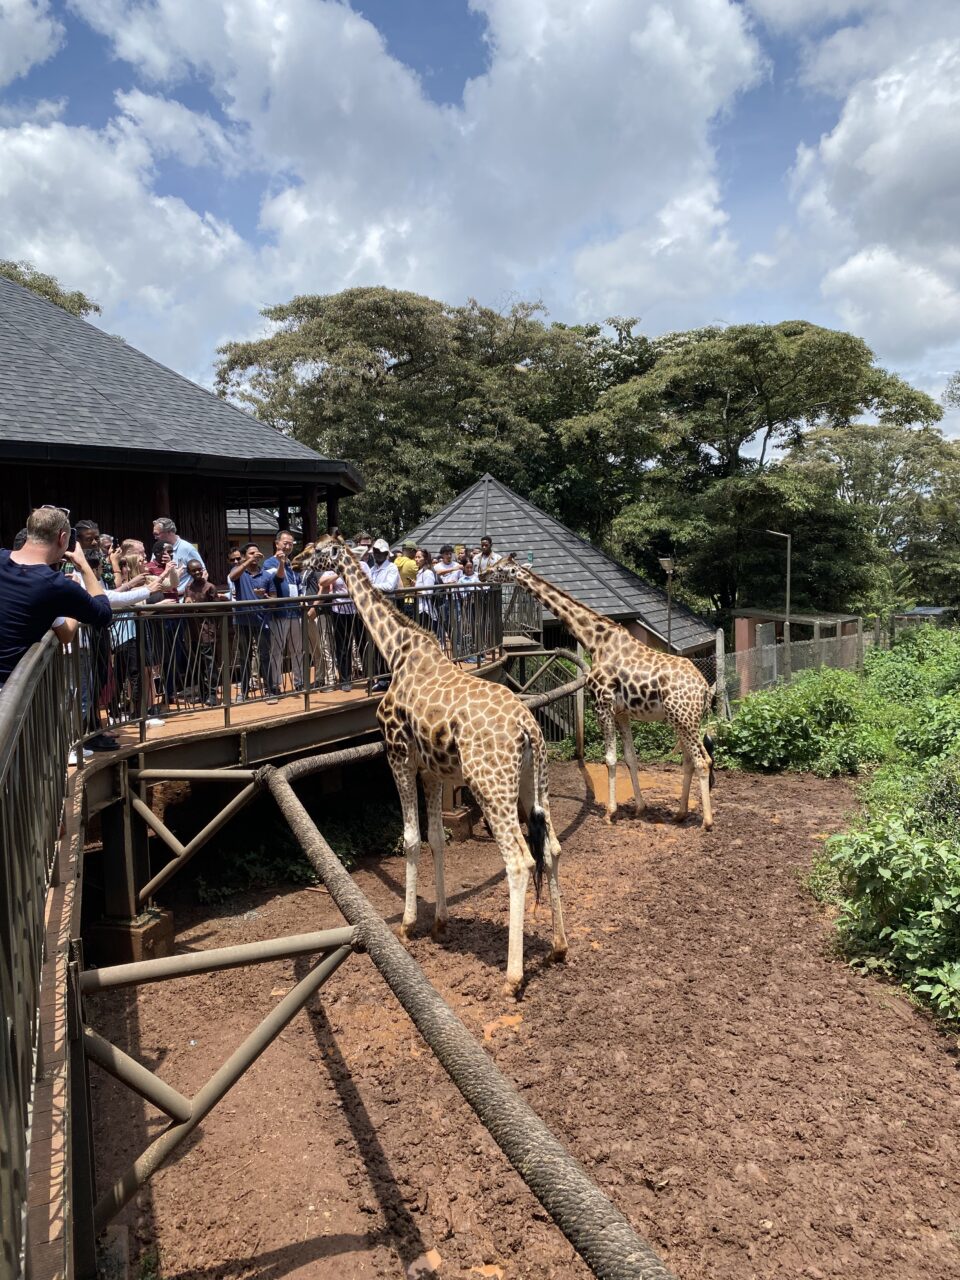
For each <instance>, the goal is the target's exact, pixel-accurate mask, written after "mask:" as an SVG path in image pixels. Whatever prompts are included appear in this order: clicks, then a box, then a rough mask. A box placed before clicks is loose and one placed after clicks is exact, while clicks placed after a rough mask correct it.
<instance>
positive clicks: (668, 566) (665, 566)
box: [660, 556, 676, 649]
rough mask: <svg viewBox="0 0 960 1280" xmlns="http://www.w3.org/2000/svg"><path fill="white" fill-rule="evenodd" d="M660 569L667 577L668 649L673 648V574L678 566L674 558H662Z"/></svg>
mask: <svg viewBox="0 0 960 1280" xmlns="http://www.w3.org/2000/svg"><path fill="white" fill-rule="evenodd" d="M660 568H661V569H662V570H663V571H664V573H665V574H666V575H667V648H668V649H672V648H673V572H674V569H675V568H676V566H675V565H674V563H673V557H672V556H661V557H660Z"/></svg>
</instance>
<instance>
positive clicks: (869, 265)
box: [822, 247, 960, 361]
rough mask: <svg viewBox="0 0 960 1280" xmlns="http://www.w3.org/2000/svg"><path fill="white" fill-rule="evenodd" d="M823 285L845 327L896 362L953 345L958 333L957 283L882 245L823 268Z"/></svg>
mask: <svg viewBox="0 0 960 1280" xmlns="http://www.w3.org/2000/svg"><path fill="white" fill-rule="evenodd" d="M822 288H823V293H824V296H825V297H826V298H827V299H829V300H830V301H831V302H833V303H834V305H835V306H836V308H837V310H838V312H839V314H840V316H841V318H842V319H843V322H844V324H845V325H846V326H847V327H848V328H849V329H852V330H853V331H854V332H855V333H862V334H867V335H869V340H870V341H871V342H872V343H873V344H874V345H876V346H877V347H879V348H880V349H882V350H885V351H895V352H896V353H897V355H898V358H899V359H900V360H908V361H912V360H916V359H917V358H918V357H920V356H922V355H923V353H924V352H925V351H927V350H928V349H930V348H935V349H938V348H942V347H944V346H945V345H948V344H951V343H954V342H955V341H956V337H957V334H958V333H960V289H958V287H957V283H956V281H955V280H954V281H950V280H947V279H945V278H944V277H943V276H942V275H940V274H938V273H937V272H935V271H933V270H931V269H930V268H928V267H924V266H922V265H920V264H919V263H917V262H916V261H911V260H909V259H904V258H901V257H899V256H898V255H897V254H896V253H895V252H894V251H893V250H891V249H889V248H886V247H877V248H872V249H862V250H860V251H859V252H858V253H855V254H852V255H851V256H850V257H849V258H847V259H846V261H844V262H842V263H841V264H840V265H839V266H837V267H834V268H833V269H832V270H830V271H828V272H827V274H826V275H825V276H824V278H823V283H822Z"/></svg>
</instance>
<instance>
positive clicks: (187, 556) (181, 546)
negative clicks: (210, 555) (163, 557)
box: [170, 537, 207, 595]
mask: <svg viewBox="0 0 960 1280" xmlns="http://www.w3.org/2000/svg"><path fill="white" fill-rule="evenodd" d="M170 559H171V560H172V561H173V562H174V564H178V565H179V566H180V583H179V585H178V588H177V589H178V591H179V592H180V594H181V595H183V593H184V591H185V590H186V589H187V583H188V582H189V581H190V575H189V573H187V565H188V564H189V563H190V561H191V560H199V561H200V563H201V564H202V565H203V567H204V568H206V567H207V566H206V563H205V562H204V559H203V556H202V555H201V554H200V552H199V551H198V550H197V548H196V547H195V546H194V545H193V543H192V542H184V540H183V538H179V537H178V538H177V540H176V542H175V543H174V544H173V546H172V547H171V548H170Z"/></svg>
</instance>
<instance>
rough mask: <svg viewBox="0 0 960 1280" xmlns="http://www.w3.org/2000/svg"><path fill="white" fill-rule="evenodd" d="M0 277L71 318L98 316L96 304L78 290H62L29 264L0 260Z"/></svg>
mask: <svg viewBox="0 0 960 1280" xmlns="http://www.w3.org/2000/svg"><path fill="white" fill-rule="evenodd" d="M0 276H6V278H7V279H8V280H12V281H13V282H14V283H15V284H20V285H23V287H24V288H25V289H31V290H32V291H33V292H34V293H37V294H39V295H40V297H41V298H46V299H47V301H48V302H53V303H56V305H57V306H58V307H62V308H63V309H64V311H69V312H70V314H71V315H72V316H80V317H81V319H82V318H83V317H84V316H88V315H91V314H96V315H99V314H100V307H99V306H98V304H97V303H96V302H93V301H91V299H90V298H88V297H87V295H86V294H85V293H81V292H80V290H79V289H70V290H68V289H64V287H63V285H61V283H60V281H59V280H57V279H56V277H55V276H50V275H47V274H46V272H44V271H38V270H37V268H36V267H34V266H32V265H31V264H30V263H29V262H11V261H10V260H9V259H7V258H0Z"/></svg>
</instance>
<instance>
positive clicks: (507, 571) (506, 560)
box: [478, 552, 523, 582]
mask: <svg viewBox="0 0 960 1280" xmlns="http://www.w3.org/2000/svg"><path fill="white" fill-rule="evenodd" d="M522 567H523V566H522V565H521V564H519V562H518V561H517V558H516V556H515V555H514V554H513V552H511V553H510V555H508V556H501V558H500V559H499V560H498V561H497V562H496V564H492V565H490V567H489V568H487V569H483V570H482V571H481V572H480V574H479V575H478V577H479V578H480V581H481V582H516V581H517V579H518V576H519V574H520V570H521V569H522Z"/></svg>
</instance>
